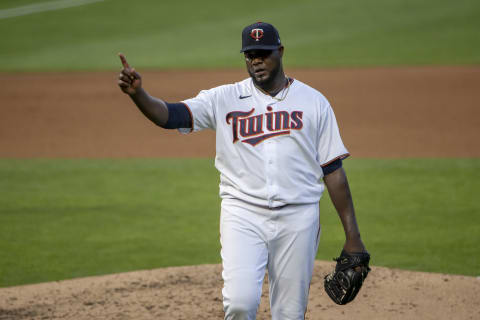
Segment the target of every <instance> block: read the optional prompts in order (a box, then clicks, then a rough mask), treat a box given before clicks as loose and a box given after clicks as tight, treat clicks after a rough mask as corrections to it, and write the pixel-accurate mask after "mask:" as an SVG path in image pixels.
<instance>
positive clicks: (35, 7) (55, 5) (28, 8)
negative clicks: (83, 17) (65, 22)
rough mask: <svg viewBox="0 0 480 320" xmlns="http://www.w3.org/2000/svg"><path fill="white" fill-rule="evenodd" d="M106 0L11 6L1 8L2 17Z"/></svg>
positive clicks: (0, 16)
mask: <svg viewBox="0 0 480 320" xmlns="http://www.w3.org/2000/svg"><path fill="white" fill-rule="evenodd" d="M101 1H104V0H61V1H49V2H43V3H38V4H31V5H27V6H22V7H16V8H10V9H3V10H0V19H7V18H13V17H19V16H25V15H28V14H34V13H39V12H44V11H53V10H60V9H65V8H71V7H78V6H83V5H85V4H90V3H94V2H101Z"/></svg>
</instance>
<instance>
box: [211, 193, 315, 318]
mask: <svg viewBox="0 0 480 320" xmlns="http://www.w3.org/2000/svg"><path fill="white" fill-rule="evenodd" d="M319 235H320V224H319V207H318V203H315V204H302V205H287V206H285V207H281V208H277V209H269V208H264V207H258V206H255V205H252V204H249V203H246V202H243V201H240V200H236V199H224V200H223V201H222V209H221V218H220V242H221V245H222V250H221V255H222V262H223V272H222V277H223V280H224V287H223V290H222V294H223V306H224V311H225V319H226V320H254V319H255V317H256V313H257V309H258V306H259V304H260V297H261V291H262V284H263V278H264V277H265V270H266V269H268V280H269V294H270V309H271V314H272V319H273V320H300V319H302V320H303V319H304V317H305V312H306V308H307V302H308V293H309V288H310V281H311V278H312V271H313V264H314V260H315V256H316V253H317V249H318V241H319Z"/></svg>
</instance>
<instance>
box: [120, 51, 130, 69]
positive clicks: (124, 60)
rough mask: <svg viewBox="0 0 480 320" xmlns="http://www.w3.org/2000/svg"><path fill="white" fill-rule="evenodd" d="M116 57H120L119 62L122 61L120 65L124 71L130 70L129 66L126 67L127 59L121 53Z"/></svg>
mask: <svg viewBox="0 0 480 320" xmlns="http://www.w3.org/2000/svg"><path fill="white" fill-rule="evenodd" d="M118 56H119V57H120V60H121V61H122V65H123V67H124V68H126V69H130V66H129V65H128V62H127V58H126V57H125V56H124V55H123V53H119V54H118Z"/></svg>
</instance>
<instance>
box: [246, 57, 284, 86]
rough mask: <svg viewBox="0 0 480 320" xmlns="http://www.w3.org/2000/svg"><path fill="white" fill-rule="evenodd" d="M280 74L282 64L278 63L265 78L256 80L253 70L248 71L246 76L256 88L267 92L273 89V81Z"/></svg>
mask: <svg viewBox="0 0 480 320" xmlns="http://www.w3.org/2000/svg"><path fill="white" fill-rule="evenodd" d="M281 72H282V64H281V63H278V64H277V66H276V67H275V68H274V69H272V71H270V72H269V73H268V74H267V75H266V76H265V77H262V78H257V76H256V75H255V73H254V72H253V70H250V69H248V74H249V75H250V77H251V78H252V80H253V83H254V84H255V85H256V86H257V87H260V88H262V89H263V90H265V91H269V90H271V89H273V87H274V86H275V79H276V78H277V77H278V75H279V74H280V73H281Z"/></svg>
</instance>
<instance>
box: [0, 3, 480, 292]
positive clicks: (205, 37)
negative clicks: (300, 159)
mask: <svg viewBox="0 0 480 320" xmlns="http://www.w3.org/2000/svg"><path fill="white" fill-rule="evenodd" d="M256 21H266V22H270V23H272V24H274V25H275V26H276V27H277V29H278V30H279V32H280V36H281V38H282V42H283V44H284V46H285V56H284V60H283V62H284V65H285V69H286V71H287V74H288V75H290V76H293V77H295V78H297V79H299V80H301V81H303V82H306V83H308V84H309V85H311V86H313V87H315V88H316V89H318V90H320V91H321V92H322V93H324V94H325V95H326V96H327V98H328V99H329V100H330V102H331V103H332V106H333V108H334V110H335V113H336V115H337V119H338V122H339V126H340V128H341V132H342V136H343V138H344V142H345V144H346V145H347V147H348V148H349V150H350V152H351V154H352V157H351V159H348V160H346V161H345V162H344V166H345V168H346V170H347V174H348V177H349V180H350V185H351V188H352V192H353V195H354V201H355V205H356V210H357V215H358V220H359V224H360V228H361V230H362V236H363V238H364V242H365V244H366V245H367V248H368V250H369V251H370V252H371V253H372V259H373V261H372V264H374V265H381V266H387V267H395V268H404V269H411V270H420V271H429V272H442V273H455V274H464V275H472V276H478V275H479V274H480V272H479V270H480V262H479V258H478V256H479V255H478V243H479V241H480V205H479V204H478V201H475V199H476V197H475V195H476V194H477V193H478V192H479V191H480V183H479V181H480V179H479V178H480V174H479V172H480V171H479V169H480V160H479V157H480V143H479V142H478V141H479V139H478V138H479V134H480V132H479V128H480V111H479V108H478V107H479V105H478V101H480V90H479V88H480V41H479V40H480V32H479V31H480V2H478V1H474V0H458V1H454V2H452V1H446V0H436V1H433V0H424V1H413V0H383V1H381V0H365V1H361V2H358V1H353V0H345V1H296V2H292V1H249V0H246V1H216V0H214V1H208V2H206V1H203V2H202V1H193V0H188V1H179V0H177V1H170V0H164V1H153V0H140V1H135V2H133V1H124V0H57V1H33V0H2V1H0V32H1V34H2V40H1V42H0V287H6V286H14V285H20V284H26V283H36V282H44V281H54V280H60V279H68V278H74V277H81V276H89V275H98V274H107V273H114V272H123V271H130V270H139V269H153V268H159V267H165V266H176V265H193V264H205V263H220V254H219V249H220V245H219V243H218V242H219V241H218V236H219V234H218V225H219V223H218V220H219V205H220V199H219V197H218V182H219V178H218V173H217V171H216V170H215V168H214V161H213V160H214V159H213V158H214V151H215V149H214V134H213V133H212V132H202V133H198V134H197V133H196V134H193V135H191V136H181V135H180V134H178V133H176V132H172V131H166V130H162V129H159V128H157V127H155V126H154V125H153V124H151V123H149V122H148V121H147V120H146V119H144V118H143V116H142V115H141V114H140V112H138V110H136V108H135V106H134V105H133V104H132V103H131V101H130V100H129V98H128V97H127V96H125V95H123V94H122V93H121V92H120V91H119V89H118V88H117V86H116V78H117V74H118V71H119V70H120V68H121V64H120V60H119V59H118V56H117V54H118V52H123V53H124V54H125V55H126V56H127V58H128V61H129V62H130V64H131V65H132V66H134V67H135V68H136V69H137V70H138V71H140V72H141V74H142V76H143V79H144V86H145V88H147V90H148V91H149V92H150V93H152V94H153V95H156V96H159V97H162V98H164V99H166V100H168V101H178V100H181V99H185V98H188V97H191V96H194V95H196V94H197V93H198V91H199V90H201V89H207V88H211V87H213V86H216V85H220V84H224V83H232V82H235V81H239V80H242V79H244V78H245V77H247V73H246V72H245V70H244V62H243V59H242V55H241V54H240V53H239V50H240V46H241V30H242V29H243V27H245V26H246V25H249V24H251V23H253V22H256ZM320 206H321V221H322V225H323V231H322V238H321V244H320V248H319V253H318V258H319V259H324V260H325V259H328V260H329V259H331V258H332V257H334V256H337V255H338V252H339V251H340V248H341V246H342V245H343V241H344V234H343V230H342V228H341V224H340V221H339V219H338V218H337V217H336V213H335V211H334V209H333V208H332V206H331V204H330V201H329V199H328V195H324V197H323V198H322V200H321V203H320Z"/></svg>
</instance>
